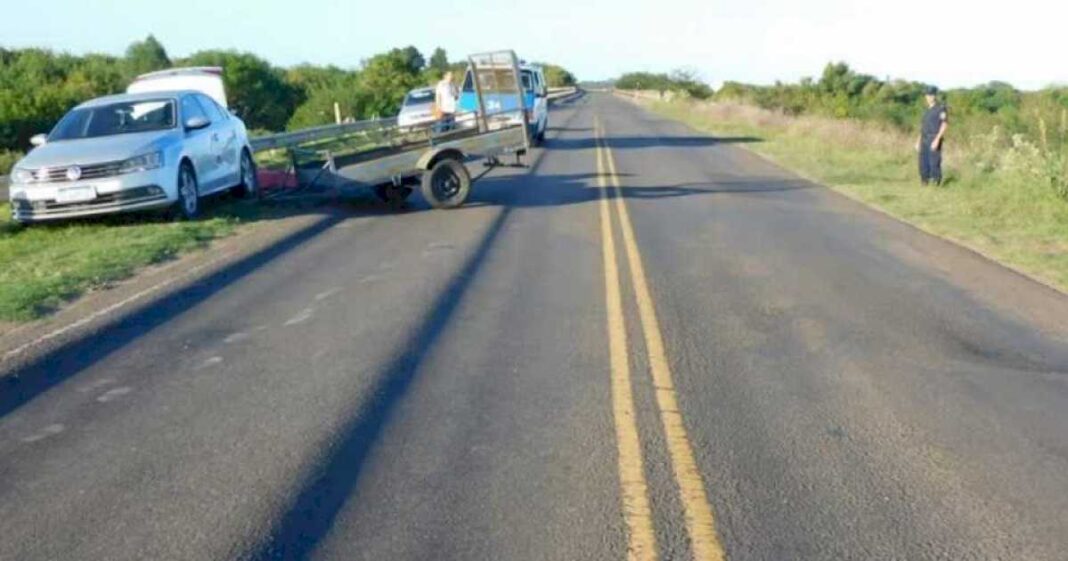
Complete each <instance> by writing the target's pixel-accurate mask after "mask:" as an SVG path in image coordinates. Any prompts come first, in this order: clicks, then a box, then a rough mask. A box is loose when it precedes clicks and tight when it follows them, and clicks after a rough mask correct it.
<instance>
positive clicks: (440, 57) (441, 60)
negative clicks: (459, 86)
mask: <svg viewBox="0 0 1068 561" xmlns="http://www.w3.org/2000/svg"><path fill="white" fill-rule="evenodd" d="M427 69H428V70H433V71H434V72H436V73H437V74H438V75H441V74H444V73H445V71H446V70H448V69H449V56H448V55H447V54H445V49H443V48H441V47H438V48H436V49H434V52H433V54H431V55H430V63H429V64H427Z"/></svg>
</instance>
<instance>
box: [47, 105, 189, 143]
mask: <svg viewBox="0 0 1068 561" xmlns="http://www.w3.org/2000/svg"><path fill="white" fill-rule="evenodd" d="M173 126H174V102H173V101H172V100H170V99H148V100H139V101H126V102H118V103H109V104H107V105H100V106H96V107H83V108H79V109H74V110H73V111H71V112H70V113H67V115H66V116H64V117H63V119H61V120H60V121H59V124H57V125H56V127H55V129H53V130H52V133H51V134H49V136H48V139H49V140H52V141H54V140H71V139H75V138H94V137H98V136H110V135H114V134H126V133H134V132H148V131H155V130H163V129H169V128H171V127H173Z"/></svg>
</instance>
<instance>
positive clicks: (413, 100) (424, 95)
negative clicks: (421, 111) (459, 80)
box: [404, 89, 434, 107]
mask: <svg viewBox="0 0 1068 561" xmlns="http://www.w3.org/2000/svg"><path fill="white" fill-rule="evenodd" d="M433 102H434V90H429V89H427V90H412V91H411V92H408V95H407V97H405V98H404V106H405V107H409V106H412V105H422V104H424V103H433Z"/></svg>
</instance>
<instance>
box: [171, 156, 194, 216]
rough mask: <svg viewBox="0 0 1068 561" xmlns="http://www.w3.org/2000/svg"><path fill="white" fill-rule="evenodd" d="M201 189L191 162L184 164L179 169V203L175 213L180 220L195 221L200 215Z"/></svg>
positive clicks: (176, 205)
mask: <svg viewBox="0 0 1068 561" xmlns="http://www.w3.org/2000/svg"><path fill="white" fill-rule="evenodd" d="M199 199H200V189H199V188H198V187H197V175H196V173H195V172H194V171H193V166H191V165H189V162H183V163H182V165H181V167H180V168H178V201H177V202H176V203H175V211H176V215H177V217H178V218H182V219H184V220H193V219H194V218H196V217H197V215H198V214H199V213H200V200H199Z"/></svg>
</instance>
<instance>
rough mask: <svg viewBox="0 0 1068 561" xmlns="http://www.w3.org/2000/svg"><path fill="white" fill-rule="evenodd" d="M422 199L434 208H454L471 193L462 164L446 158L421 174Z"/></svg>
mask: <svg viewBox="0 0 1068 561" xmlns="http://www.w3.org/2000/svg"><path fill="white" fill-rule="evenodd" d="M422 191H423V198H425V199H426V200H427V202H428V203H430V206H432V207H434V208H456V207H458V206H460V205H462V204H464V201H466V200H467V195H468V194H469V193H470V192H471V176H470V174H468V173H467V167H465V166H464V164H463V162H460V161H458V160H454V159H452V158H446V159H443V160H438V162H437V163H435V164H434V167H432V168H430V170H429V171H427V172H426V173H424V174H423V188H422Z"/></svg>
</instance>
